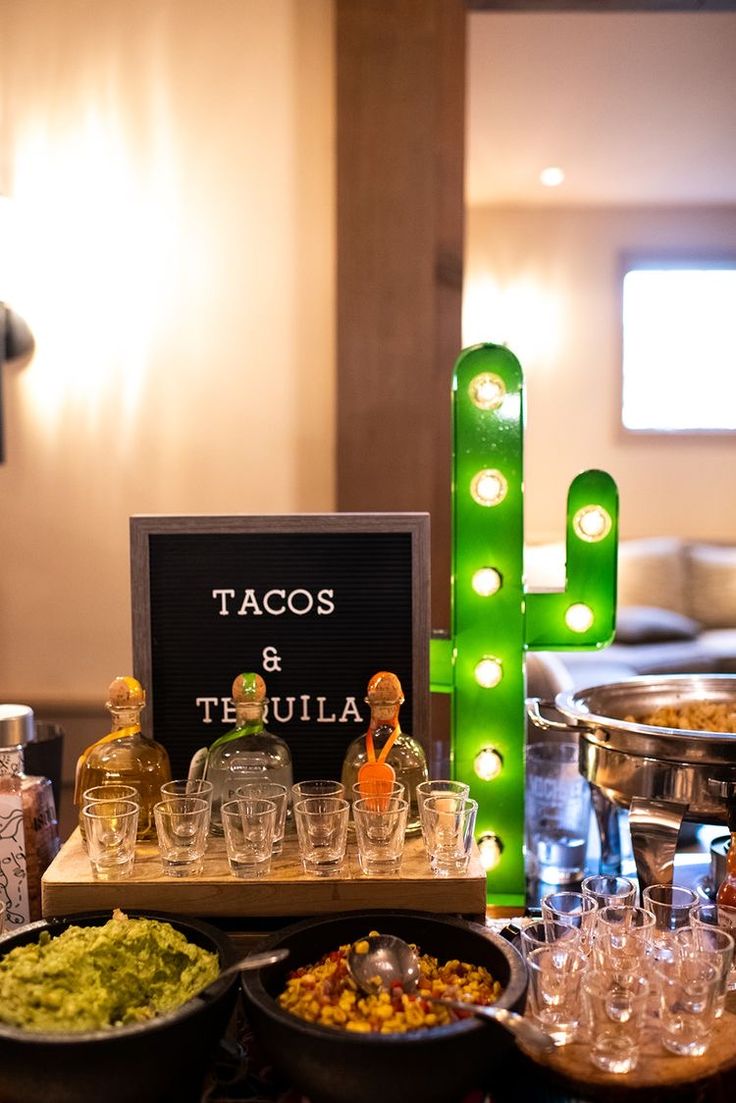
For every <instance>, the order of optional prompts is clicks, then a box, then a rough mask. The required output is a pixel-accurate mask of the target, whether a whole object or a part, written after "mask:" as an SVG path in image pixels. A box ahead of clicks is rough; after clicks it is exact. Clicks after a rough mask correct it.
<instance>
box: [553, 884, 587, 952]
mask: <svg viewBox="0 0 736 1103" xmlns="http://www.w3.org/2000/svg"><path fill="white" fill-rule="evenodd" d="M597 918H598V905H597V904H596V902H595V900H594V899H593V898H592V896H584V895H583V893H582V892H573V891H561V892H550V893H548V894H547V895H546V896H545V897H544V898H543V900H542V919H544V920H545V921H549V920H552V919H553V920H555V921H556V922H558V923H566V924H567V925H568V926H569V927H575V928H576V929H577V930H579V931H580V949H581V951H582V952H583V953H584V954H588V953H590V951H591V949H592V947H593V938H594V936H595V927H596V921H597Z"/></svg>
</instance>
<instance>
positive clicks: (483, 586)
mask: <svg viewBox="0 0 736 1103" xmlns="http://www.w3.org/2000/svg"><path fill="white" fill-rule="evenodd" d="M502 581H503V580H502V578H501V575H500V574H499V573H498V571H497V570H496V568H495V567H481V568H480V570H478V571H476V572H475V574H474V575H473V581H472V583H471V585H472V587H473V589H474V590H475V592H476V594H478V596H479V597H492V596H493V594H497V593H498V591H499V590H500V589H501V583H502Z"/></svg>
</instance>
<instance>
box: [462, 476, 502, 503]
mask: <svg viewBox="0 0 736 1103" xmlns="http://www.w3.org/2000/svg"><path fill="white" fill-rule="evenodd" d="M508 488H509V487H508V483H507V482H506V480H505V478H504V477H503V475H502V474H501V472H500V471H495V470H493V469H491V468H484V469H483V470H482V471H478V473H477V474H476V475H474V476H473V481H472V482H471V484H470V493H471V494H472V496H473V499H474V501H476V502H477V503H478V505H479V506H497V505H498V504H499V503H500V502H502V501H503V500H504V498H505V497H506V494H507V492H508Z"/></svg>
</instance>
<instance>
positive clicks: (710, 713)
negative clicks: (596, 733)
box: [624, 701, 736, 732]
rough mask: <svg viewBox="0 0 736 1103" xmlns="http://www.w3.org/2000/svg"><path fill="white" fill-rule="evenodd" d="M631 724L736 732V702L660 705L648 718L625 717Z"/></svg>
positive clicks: (693, 702)
mask: <svg viewBox="0 0 736 1103" xmlns="http://www.w3.org/2000/svg"><path fill="white" fill-rule="evenodd" d="M624 719H625V720H627V721H628V722H629V723H631V724H648V725H649V726H650V727H654V728H681V729H683V730H689V731H706V732H736V702H734V703H729V704H725V703H721V702H715V701H691V702H689V703H688V704H684V705H660V706H659V708H657V709H655V710H654V711H653V712H650V713H647V714H646V716H625V717H624Z"/></svg>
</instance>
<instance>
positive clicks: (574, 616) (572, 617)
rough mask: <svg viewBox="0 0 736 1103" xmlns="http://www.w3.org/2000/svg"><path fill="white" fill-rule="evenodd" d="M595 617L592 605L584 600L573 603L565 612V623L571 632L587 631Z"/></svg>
mask: <svg viewBox="0 0 736 1103" xmlns="http://www.w3.org/2000/svg"><path fill="white" fill-rule="evenodd" d="M594 619H595V618H594V616H593V610H592V609H591V607H590V606H589V605H584V604H583V603H582V602H578V603H577V604H575V605H571V606H570V608H569V609H568V610H567V612H566V613H565V624H566V625H567V627H568V628H569V629H570V631H571V632H587V631H588V629H589V628H591V627H592V625H593V621H594Z"/></svg>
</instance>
